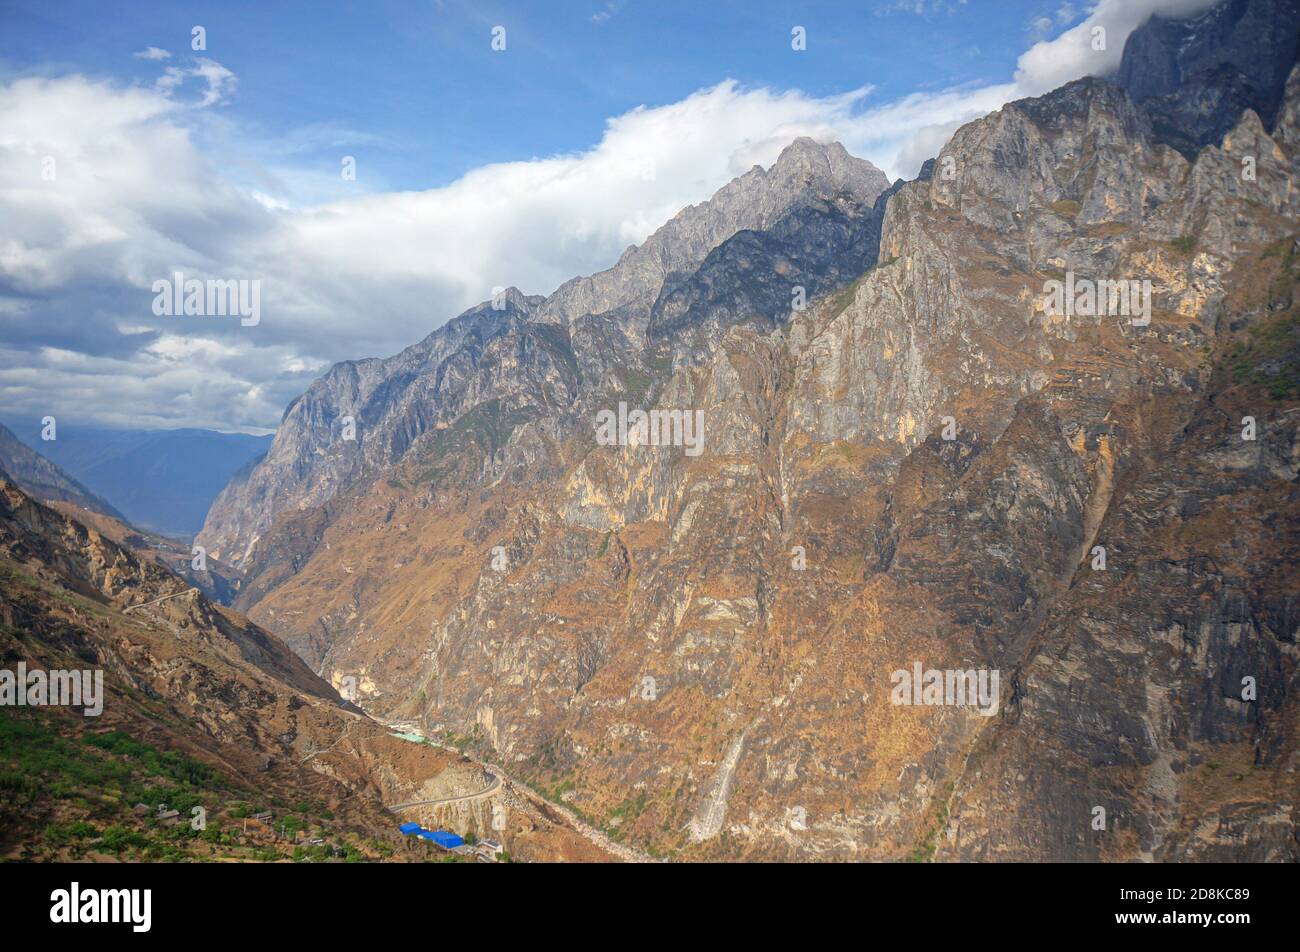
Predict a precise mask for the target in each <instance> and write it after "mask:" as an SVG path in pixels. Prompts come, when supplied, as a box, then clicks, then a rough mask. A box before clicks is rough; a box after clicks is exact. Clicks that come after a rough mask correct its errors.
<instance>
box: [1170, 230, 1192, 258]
mask: <svg viewBox="0 0 1300 952" xmlns="http://www.w3.org/2000/svg"><path fill="white" fill-rule="evenodd" d="M1169 247H1171V248H1173V249H1174V250H1175V251H1177V252H1179V253H1180V254H1185V255H1190V254H1191V253H1192V252H1193V251H1195V250H1196V236H1195V235H1183V236H1182V237H1181V238H1175V239H1174V240H1173V241H1171V242H1169Z"/></svg>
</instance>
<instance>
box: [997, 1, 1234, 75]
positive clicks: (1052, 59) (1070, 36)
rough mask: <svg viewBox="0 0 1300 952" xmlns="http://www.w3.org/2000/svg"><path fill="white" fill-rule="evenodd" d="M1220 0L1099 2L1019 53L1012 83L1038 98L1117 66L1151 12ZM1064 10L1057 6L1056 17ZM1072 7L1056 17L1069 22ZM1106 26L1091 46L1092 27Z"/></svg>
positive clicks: (1192, 8) (1183, 11) (1194, 8)
mask: <svg viewBox="0 0 1300 952" xmlns="http://www.w3.org/2000/svg"><path fill="white" fill-rule="evenodd" d="M1219 2H1221V0H1100V2H1099V3H1096V4H1094V5H1093V7H1092V10H1091V12H1090V13H1089V14H1088V16H1087V17H1085V18H1084V19H1083V21H1082V22H1080V23H1079V24H1077V25H1076V26H1073V27H1071V28H1070V29H1068V30H1066V31H1065V32H1064V33H1062V34H1061V35H1060V36H1058V37H1056V38H1055V39H1052V40H1046V41H1043V42H1041V43H1036V44H1034V46H1032V47H1031V48H1030V49H1029V50H1027V51H1026V52H1025V53H1024V54H1023V55H1022V56H1021V57H1020V61H1019V63H1018V64H1017V69H1016V86H1017V87H1018V89H1019V94H1020V95H1022V96H1039V95H1042V94H1043V93H1045V92H1048V91H1049V90H1052V89H1055V88H1056V87H1058V86H1060V85H1062V84H1064V83H1068V82H1069V81H1070V80H1072V79H1078V78H1079V77H1081V76H1106V75H1108V74H1110V73H1112V72H1114V71H1115V70H1116V69H1118V68H1119V61H1120V57H1121V56H1122V55H1123V53H1124V41H1125V40H1127V39H1128V35H1129V34H1130V33H1132V32H1133V31H1134V30H1135V29H1137V28H1138V27H1139V26H1141V25H1142V24H1143V23H1145V22H1146V21H1147V20H1148V19H1150V17H1151V15H1152V14H1160V15H1163V16H1190V15H1192V14H1195V13H1200V12H1201V11H1202V10H1208V9H1209V8H1210V7H1212V6H1214V5H1215V4H1216V3H1219ZM1066 12H1067V11H1064V10H1063V9H1062V10H1058V15H1059V14H1063V13H1066ZM1072 16H1073V11H1072V10H1070V11H1068V16H1066V18H1065V19H1064V20H1063V21H1061V22H1064V23H1068V22H1069V18H1070V17H1072ZM1094 27H1101V28H1102V29H1104V30H1105V40H1106V42H1105V48H1104V49H1102V50H1096V49H1094V48H1093V28H1094Z"/></svg>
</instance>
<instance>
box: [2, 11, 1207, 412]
mask: <svg viewBox="0 0 1300 952" xmlns="http://www.w3.org/2000/svg"><path fill="white" fill-rule="evenodd" d="M1207 5H1208V0H1182V2H1178V0H1126V2H1119V0H1100V2H1098V3H1096V4H1095V5H1094V6H1093V7H1092V8H1091V10H1090V11H1089V12H1088V13H1087V15H1086V16H1085V17H1084V19H1083V20H1082V21H1081V22H1079V23H1078V24H1077V25H1075V26H1073V27H1071V28H1070V29H1068V30H1066V31H1065V32H1064V33H1063V34H1062V35H1061V36H1059V37H1056V38H1055V39H1052V40H1047V41H1044V42H1042V43H1039V44H1036V45H1035V46H1033V47H1032V48H1031V49H1029V50H1028V51H1027V52H1026V53H1025V55H1024V56H1022V57H1021V59H1020V62H1019V68H1018V70H1017V72H1016V75H1015V77H1014V79H1012V80H1009V81H1007V82H1004V83H999V84H992V85H983V86H970V87H962V88H958V89H952V90H947V91H942V92H938V93H923V94H922V93H918V94H914V95H911V96H906V97H904V98H902V99H899V100H895V101H892V102H878V101H877V100H876V98H875V93H874V91H873V90H872V89H871V88H869V87H864V88H861V89H856V90H852V91H850V92H848V93H845V94H842V95H837V96H826V97H815V96H809V95H806V94H803V93H800V92H798V91H785V92H778V91H774V90H770V89H753V88H746V87H743V86H741V85H740V84H738V83H736V82H734V81H731V80H726V81H723V82H720V83H718V84H717V85H715V86H713V87H711V88H708V89H703V90H700V91H698V92H696V93H694V94H693V95H691V96H688V97H686V98H685V99H683V100H681V101H679V102H675V103H671V104H668V105H662V106H656V107H643V108H639V109H634V110H632V111H630V112H628V113H625V114H623V115H621V116H617V117H614V118H612V119H610V120H609V121H608V122H607V124H606V127H605V130H604V133H603V135H602V136H601V138H600V140H599V141H598V142H596V143H595V144H594V145H593V146H592V147H591V148H589V149H587V150H585V151H581V152H576V153H573V154H567V155H557V156H551V157H548V158H542V159H534V160H530V161H520V162H506V163H498V164H493V165H488V166H484V167H481V168H478V169H475V170H473V171H471V172H469V173H468V174H466V175H464V176H463V177H461V178H460V179H458V180H457V181H455V182H452V183H451V184H449V185H446V186H444V187H441V188H436V189H429V190H424V191H412V192H391V191H375V192H370V193H361V194H359V193H358V192H357V189H356V188H355V187H352V188H349V187H347V183H346V182H344V181H342V180H341V179H339V178H334V179H329V180H327V179H326V178H325V177H324V176H321V175H320V174H319V173H311V172H308V171H306V170H303V169H295V168H294V167H293V165H292V158H293V155H292V153H293V150H294V148H295V147H294V146H293V145H292V143H293V142H295V141H301V142H304V143H311V142H318V141H321V140H322V137H323V138H324V139H325V140H328V141H330V142H335V141H337V142H340V143H342V142H349V141H360V140H359V139H357V136H356V134H354V133H352V132H350V131H348V130H346V129H336V128H332V127H315V128H308V129H304V130H297V131H293V130H290V131H288V132H286V134H285V135H283V136H281V137H279V138H280V139H281V145H280V146H279V148H280V149H281V150H282V151H281V153H280V154H279V155H277V156H275V164H265V163H263V164H259V163H257V162H248V161H246V162H244V164H242V165H241V166H238V167H234V166H229V165H227V164H225V163H223V162H221V161H219V160H216V159H214V158H213V157H212V156H211V155H209V154H208V153H207V152H206V151H205V149H204V148H203V146H202V144H201V143H202V141H203V140H202V136H201V135H199V134H198V132H199V131H200V130H202V129H203V128H204V127H205V126H204V124H205V123H212V122H217V121H219V122H223V123H226V124H228V125H229V128H226V129H224V132H225V134H226V136H227V139H229V138H230V137H231V136H234V135H236V134H239V132H240V130H239V129H238V127H237V125H234V124H233V120H231V119H229V118H228V117H227V118H223V119H220V120H217V119H215V118H214V113H213V112H212V110H211V107H213V106H218V105H220V104H222V103H225V102H227V101H228V100H229V98H230V96H231V95H232V93H233V91H234V90H235V88H236V83H237V78H236V77H235V76H234V74H233V73H232V72H231V71H230V70H228V69H226V68H225V67H224V66H222V65H221V64H220V63H218V62H216V61H214V60H209V59H203V58H199V59H195V60H193V61H190V62H188V63H183V64H179V63H178V64H175V65H168V66H167V67H166V68H165V70H164V72H163V73H162V76H161V77H160V78H159V79H158V80H157V82H155V83H154V84H153V85H152V86H139V85H137V86H122V85H120V84H116V83H112V82H108V81H97V80H91V79H88V78H86V77H83V76H78V75H72V76H63V77H57V78H23V79H17V80H13V81H10V82H8V83H0V220H3V221H4V222H5V228H4V231H3V233H2V234H0V405H3V406H4V407H5V409H6V411H8V412H10V413H15V412H23V413H32V414H36V415H43V414H45V413H51V412H52V413H56V414H59V413H62V414H65V415H71V417H72V418H74V419H78V418H80V419H85V418H88V417H89V418H93V419H96V420H99V421H100V422H110V423H114V422H116V423H131V424H133V425H152V424H155V423H156V424H158V425H163V424H166V425H172V426H178V425H193V426H209V427H217V428H224V429H229V428H233V427H238V428H243V429H250V430H256V429H259V428H267V427H273V426H274V425H275V423H276V422H277V421H278V419H279V417H280V414H281V413H282V411H283V408H284V406H285V405H286V404H287V403H288V402H289V401H290V400H291V399H293V397H295V396H296V395H298V394H299V393H301V392H302V390H303V389H305V387H306V386H307V385H308V383H309V382H310V381H311V379H313V378H314V377H315V376H316V375H318V374H319V373H320V371H321V370H322V369H323V368H324V367H325V366H327V365H328V364H329V363H330V362H333V361H336V360H341V359H349V358H359V357H366V356H379V355H387V354H391V353H394V352H396V351H397V350H399V349H401V348H402V347H404V346H406V345H408V344H410V343H413V342H415V341H416V340H418V339H420V338H421V337H423V336H424V335H425V334H427V333H428V332H430V331H431V330H433V329H434V328H436V327H438V326H439V325H441V324H442V323H444V322H445V321H447V320H448V319H449V318H451V317H452V316H454V315H455V314H457V313H459V312H460V311H462V310H463V309H464V308H466V307H468V306H470V305H472V304H475V303H477V302H479V301H482V300H484V299H485V298H487V297H489V296H490V293H491V289H492V288H493V287H494V286H497V285H503V286H505V285H515V286H518V287H520V288H521V289H523V290H524V291H525V292H527V293H543V294H544V293H549V292H550V291H552V290H554V288H555V287H557V286H558V285H559V284H561V283H562V282H563V281H565V280H567V279H568V278H570V277H572V276H574V275H577V274H588V273H592V272H594V271H598V270H600V269H602V268H605V267H608V266H610V265H611V264H612V263H613V262H614V261H615V260H617V258H618V256H619V254H620V253H621V252H622V251H623V250H624V249H625V248H626V247H627V246H628V245H630V244H633V243H636V242H639V241H641V240H643V239H644V238H645V237H646V236H647V235H648V234H649V233H650V232H651V231H653V230H654V229H655V228H656V227H658V226H659V225H661V224H662V223H663V222H664V221H665V220H667V219H668V218H670V217H671V216H672V215H673V214H675V213H676V212H677V211H678V210H680V209H681V208H682V207H683V206H685V205H687V204H690V203H693V202H698V201H701V200H704V199H706V198H708V197H709V195H711V194H712V193H713V192H714V191H715V190H716V189H717V188H719V187H721V186H722V185H723V184H725V183H726V182H727V181H728V180H729V179H731V178H732V177H734V176H736V175H738V174H741V173H743V172H744V171H746V170H747V169H749V168H750V167H752V166H753V165H755V164H762V165H768V164H770V163H771V162H773V161H774V160H775V158H776V156H777V154H778V153H779V152H780V150H781V148H783V147H784V146H785V145H786V144H787V143H788V142H789V141H790V140H791V139H793V138H794V137H796V136H799V135H811V136H813V137H814V138H817V139H820V140H823V141H826V140H830V139H838V140H840V141H842V142H844V144H845V146H846V147H847V148H848V149H849V150H850V151H851V152H853V153H855V154H857V155H862V156H865V157H867V158H869V159H871V160H872V161H873V162H875V163H876V164H877V165H879V166H880V167H881V168H883V169H885V170H886V171H887V172H888V173H890V174H891V175H895V176H896V175H908V176H910V175H912V174H914V173H915V171H916V170H917V168H918V167H919V166H920V164H921V162H922V161H923V160H924V159H926V158H928V157H930V156H933V155H934V154H936V153H937V152H938V151H939V149H940V147H941V146H942V145H943V143H944V141H946V139H947V138H948V136H950V135H951V133H952V132H953V131H954V130H955V129H956V128H957V126H959V125H960V124H961V123H963V122H966V121H969V120H970V119H972V118H975V117H977V116H981V115H984V114H986V113H988V112H990V111H992V110H994V109H997V108H999V107H1000V106H1001V105H1002V104H1004V103H1005V102H1007V101H1008V100H1011V99H1015V98H1018V97H1020V96H1026V95H1033V94H1036V93H1038V92H1042V91H1044V90H1045V89H1047V88H1051V87H1053V86H1056V85H1059V84H1060V83H1061V82H1065V81H1068V80H1070V79H1074V78H1077V77H1078V76H1081V75H1086V74H1089V73H1105V72H1109V71H1110V70H1113V69H1114V68H1115V66H1116V65H1117V64H1118V57H1119V51H1120V50H1122V47H1123V41H1124V39H1125V38H1126V37H1127V34H1128V32H1130V31H1131V30H1132V29H1133V28H1134V27H1135V26H1136V25H1138V24H1139V23H1140V22H1142V21H1143V20H1144V19H1145V17H1146V16H1147V15H1149V14H1150V13H1151V12H1162V13H1171V12H1195V10H1198V9H1203V8H1204V7H1205V6H1207ZM1061 9H1062V10H1064V9H1065V8H1064V7H1062V8H1061ZM1061 15H1063V14H1061ZM1070 16H1071V17H1074V16H1075V14H1074V13H1073V11H1072V10H1071V11H1070ZM1066 22H1068V21H1066ZM1095 25H1101V26H1105V27H1106V29H1107V46H1108V49H1107V50H1106V51H1105V52H1104V55H1103V54H1101V53H1097V52H1094V51H1093V50H1092V49H1091V46H1090V44H1088V43H1086V42H1084V43H1082V46H1081V45H1080V43H1081V40H1084V39H1086V38H1089V37H1090V33H1089V29H1090V27H1091V26H1095ZM284 143H288V145H285V144H284ZM285 150H287V151H285ZM244 151H246V152H249V153H252V154H258V155H261V156H263V157H265V156H266V155H267V154H268V152H267V151H266V150H262V151H260V152H259V150H257V149H248V150H244ZM335 174H337V173H335ZM176 271H181V272H183V273H184V274H185V276H186V277H189V278H198V279H200V280H203V279H221V280H256V281H259V282H260V283H261V284H260V287H261V311H262V316H261V321H260V322H259V323H258V324H257V326H254V327H249V326H242V325H241V324H240V322H239V320H238V319H237V318H235V319H230V318H224V319H223V318H217V317H157V316H155V315H154V314H153V313H152V309H151V303H152V299H153V291H152V285H153V283H154V282H155V281H157V280H159V279H168V278H170V277H171V275H172V274H173V273H174V272H176Z"/></svg>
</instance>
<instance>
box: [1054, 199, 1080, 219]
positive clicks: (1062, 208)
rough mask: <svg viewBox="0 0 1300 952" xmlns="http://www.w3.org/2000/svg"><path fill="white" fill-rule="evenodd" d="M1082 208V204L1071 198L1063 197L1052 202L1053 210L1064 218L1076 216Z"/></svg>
mask: <svg viewBox="0 0 1300 952" xmlns="http://www.w3.org/2000/svg"><path fill="white" fill-rule="evenodd" d="M1081 208H1083V206H1082V205H1080V204H1079V203H1078V202H1076V201H1074V200H1073V199H1070V198H1062V199H1060V200H1059V201H1055V202H1052V211H1054V212H1056V214H1058V215H1060V216H1061V217H1062V218H1071V219H1072V218H1074V217H1075V216H1076V215H1078V214H1079V210H1080V209H1081Z"/></svg>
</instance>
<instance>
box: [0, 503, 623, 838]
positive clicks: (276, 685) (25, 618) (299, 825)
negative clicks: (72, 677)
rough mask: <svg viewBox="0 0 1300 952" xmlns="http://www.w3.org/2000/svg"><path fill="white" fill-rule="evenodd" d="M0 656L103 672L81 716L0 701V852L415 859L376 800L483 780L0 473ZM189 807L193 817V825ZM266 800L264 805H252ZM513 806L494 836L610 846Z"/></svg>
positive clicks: (442, 791)
mask: <svg viewBox="0 0 1300 952" xmlns="http://www.w3.org/2000/svg"><path fill="white" fill-rule="evenodd" d="M0 655H2V664H3V667H4V669H5V670H6V672H9V673H12V672H16V671H19V670H21V669H19V667H18V665H19V664H24V665H26V667H27V670H28V671H31V670H40V671H52V670H69V671H80V670H99V671H101V672H102V678H103V695H102V697H101V698H100V701H101V705H102V712H101V713H99V714H98V715H95V716H86V715H85V714H83V710H82V708H80V707H41V706H37V707H18V706H14V705H12V704H11V703H9V702H6V704H5V706H4V707H3V711H2V712H0V740H3V743H0V789H3V790H4V791H5V796H4V797H3V798H2V802H0V854H2V855H6V856H12V857H16V858H34V859H57V858H84V857H88V856H89V857H95V856H116V857H119V858H139V859H168V860H178V859H187V858H205V859H212V858H224V859H255V860H268V859H278V858H281V857H292V858H294V859H306V860H311V859H328V858H333V857H345V858H347V859H350V860H359V859H397V860H420V859H424V858H427V857H428V856H429V855H431V854H430V851H429V850H428V849H427V848H426V847H425V846H424V845H423V844H420V845H419V846H418V848H417V847H412V845H411V844H409V843H407V842H405V841H403V839H402V838H401V837H400V835H399V834H398V833H397V832H396V825H397V823H398V822H399V821H398V820H397V819H396V818H395V817H394V816H393V815H392V814H390V813H389V812H388V811H387V810H386V809H385V808H384V804H385V803H397V802H402V801H409V800H412V799H417V798H420V797H430V796H441V797H446V796H453V795H455V794H457V793H459V792H460V791H461V788H462V787H463V785H464V784H466V783H469V784H476V783H477V784H478V786H479V787H481V786H482V781H481V780H480V779H479V775H480V774H481V773H482V772H481V771H475V770H472V769H470V768H471V767H472V766H473V765H471V764H469V763H468V761H465V759H464V758H462V757H460V756H459V755H457V754H456V753H454V752H449V751H446V750H441V749H438V748H434V747H432V746H427V745H417V744H413V743H410V742H408V741H405V740H400V739H398V738H395V737H392V736H390V734H389V731H388V730H387V729H386V728H384V727H382V726H381V725H379V724H376V723H374V722H373V721H371V720H370V719H369V718H367V717H366V716H364V715H363V714H362V713H360V712H359V711H358V710H357V709H356V708H355V707H353V706H351V705H349V704H346V703H344V702H343V701H341V700H340V699H339V697H338V695H337V694H336V693H335V691H334V690H333V689H332V688H330V686H329V685H328V684H326V683H325V682H323V681H322V680H321V679H320V678H318V677H317V676H316V675H314V674H312V672H311V671H310V670H308V669H307V667H306V666H305V665H304V664H303V662H302V661H301V660H300V659H299V658H298V657H297V656H296V655H294V654H293V653H292V652H291V651H289V650H288V649H287V648H286V647H285V645H284V644H283V643H282V642H281V641H279V639H277V638H275V637H274V636H272V635H270V634H268V633H267V632H265V631H262V630H261V629H259V628H258V627H257V626H255V625H252V624H250V623H249V622H248V621H247V620H246V619H243V618H241V617H240V616H238V615H235V614H233V613H231V612H229V611H228V610H226V609H223V608H221V607H220V606H218V605H216V604H214V603H212V602H210V601H208V599H207V598H206V597H204V596H203V595H201V594H199V593H198V592H196V591H195V590H193V589H190V588H189V587H188V586H187V585H185V584H184V583H183V582H182V580H181V579H179V578H177V577H176V576H174V575H172V574H171V573H169V572H167V571H166V570H165V569H162V568H160V567H158V566H156V565H154V564H151V563H148V562H142V561H139V560H137V559H136V558H135V557H134V556H133V555H132V554H131V553H130V552H129V551H127V550H125V549H123V548H121V547H119V546H118V545H116V544H115V543H113V542H112V541H110V540H109V539H107V538H105V537H104V536H102V535H101V534H100V533H99V532H97V531H96V530H95V529H92V528H87V527H86V526H84V525H82V524H81V523H79V522H77V521H75V520H74V519H72V518H69V517H68V516H65V515H62V514H60V513H58V512H56V511H54V510H52V509H49V508H47V507H45V506H43V505H42V504H40V503H39V502H37V501H35V500H33V499H32V498H31V497H29V496H28V495H26V494H25V493H24V492H22V491H21V490H20V489H18V488H17V487H16V486H14V485H13V484H12V483H10V482H8V481H7V480H0ZM83 700H84V699H83ZM462 775H463V776H462ZM471 789H477V788H471ZM504 795H505V794H504V793H503V796H504ZM137 804H143V805H144V806H143V808H139V807H137ZM159 804H166V805H167V807H169V808H170V809H172V810H179V811H181V813H182V817H181V818H180V819H179V820H175V819H168V818H166V817H161V818H160V817H158V816H157V812H158V805H159ZM485 806H486V804H485ZM195 807H201V808H203V810H205V811H206V821H207V828H206V830H197V829H193V828H191V826H190V820H191V810H192V809H193V808H195ZM264 809H265V810H268V811H270V812H271V814H272V817H271V820H270V821H264V820H261V819H256V818H254V819H249V817H250V815H251V814H253V813H259V812H261V811H262V810H264ZM489 816H490V814H489ZM512 821H513V823H512V826H511V827H508V828H507V830H506V831H505V832H503V833H498V834H497V835H498V836H499V837H504V838H505V839H506V841H507V842H508V843H512V846H513V845H514V843H518V850H517V851H518V853H519V854H520V855H521V857H522V858H530V857H531V858H538V859H557V858H563V857H565V856H570V857H576V858H605V857H606V855H607V854H604V853H602V852H601V851H600V850H598V849H593V848H592V847H591V846H590V845H588V844H586V843H585V842H584V841H583V840H582V838H581V837H579V836H578V835H576V834H575V833H573V832H572V831H570V830H568V829H566V828H565V827H564V826H563V825H562V824H557V823H554V822H549V821H547V820H545V818H542V817H538V816H536V815H535V811H532V812H530V811H529V810H527V809H523V810H518V811H516V812H515V815H514V816H513V817H512ZM250 824H251V826H250ZM460 825H461V828H462V829H463V830H465V831H466V832H468V831H469V830H470V829H473V828H474V827H475V826H476V825H477V827H478V829H479V830H481V831H486V830H487V821H486V820H479V821H477V823H476V821H475V819H474V818H473V817H470V818H468V819H467V818H461V821H460ZM313 841H314V842H313ZM512 841H513V842H512Z"/></svg>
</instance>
